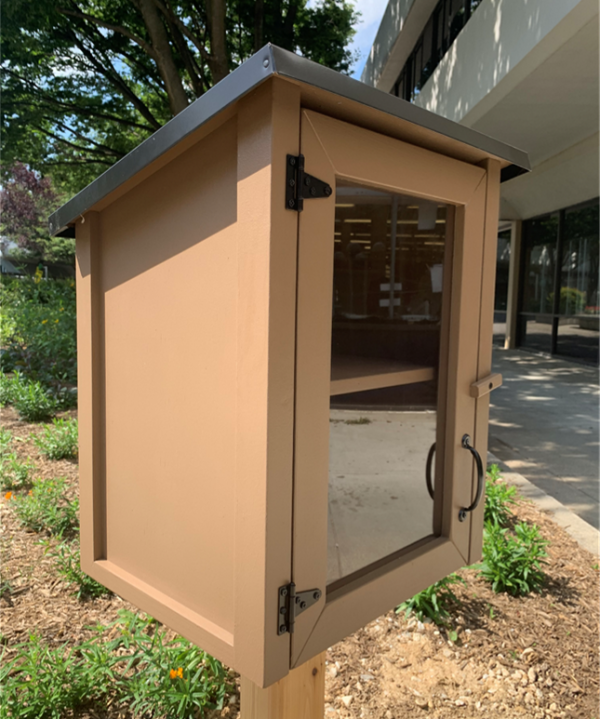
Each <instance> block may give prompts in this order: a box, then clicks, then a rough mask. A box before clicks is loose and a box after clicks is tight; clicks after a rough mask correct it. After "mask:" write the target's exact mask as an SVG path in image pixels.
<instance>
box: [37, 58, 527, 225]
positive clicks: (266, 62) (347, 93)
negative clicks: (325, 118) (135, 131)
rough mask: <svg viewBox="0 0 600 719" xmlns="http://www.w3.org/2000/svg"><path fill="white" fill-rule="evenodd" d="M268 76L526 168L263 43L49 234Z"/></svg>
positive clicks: (470, 133)
mask: <svg viewBox="0 0 600 719" xmlns="http://www.w3.org/2000/svg"><path fill="white" fill-rule="evenodd" d="M272 76H277V77H281V78H284V79H287V80H290V81H293V82H297V83H300V84H304V85H308V86H311V87H313V88H318V89H320V90H323V91H325V92H326V93H331V94H332V95H336V96H338V97H341V98H344V99H346V100H350V101H353V102H356V103H358V104H359V105H363V106H366V107H369V108H372V109H374V110H379V111H381V112H383V113H386V114H387V115H389V116H390V117H392V118H393V117H395V118H398V119H400V120H403V121H405V122H409V123H412V124H413V125H417V126H419V127H421V128H423V129H425V130H429V131H431V132H433V133H437V134H439V135H444V136H446V137H448V138H451V139H452V140H455V141H458V142H460V143H464V144H465V145H469V146H471V147H473V148H477V149H478V150H481V151H482V152H484V153H486V154H487V155H492V156H494V157H497V158H500V159H501V160H504V161H505V164H507V165H512V166H513V167H512V168H511V167H508V168H507V169H508V170H512V171H514V172H516V173H517V174H518V172H519V170H521V171H522V170H529V169H530V165H529V159H528V157H527V153H525V152H523V151H522V150H518V149H516V148H514V147H511V146H510V145H507V144H505V143H503V142H499V141H498V140H494V139H493V138H491V137H488V136H487V135H483V134H482V133H480V132H477V131H475V130H471V129H470V128H468V127H464V126H463V125H459V124H458V123H455V122H452V121H451V120H447V119H446V118H444V117H441V116H440V115H436V114H435V113H432V112H429V111H427V110H424V109H422V108H420V107H417V106H416V105H413V104H412V103H409V102H407V101H405V100H402V99H400V98H398V97H395V96H393V95H390V94H388V93H386V92H382V91H381V90H377V89H375V88H373V87H370V86H369V85H365V84H364V83H362V82H359V81H358V80H354V79H353V78H351V77H348V76H347V75H342V74H340V73H338V72H336V71H335V70H331V69H329V68H327V67H323V66H322V65H319V64H318V63H316V62H312V61H311V60H307V59H306V58H303V57H300V56H299V55H295V54H294V53H292V52H289V51H287V50H282V49H281V48H279V47H276V46H275V45H270V44H269V45H265V47H263V48H262V50H259V51H258V52H257V53H256V54H255V55H253V56H252V57H251V58H250V59H249V60H247V61H246V62H244V63H243V64H242V65H240V67H238V68H237V69H236V70H234V72H232V73H231V74H230V75H228V76H227V77H225V78H224V79H223V80H221V82H219V83H218V84H217V85H215V86H214V87H213V88H211V89H210V90H209V91H208V92H207V93H205V94H204V95H202V97H200V98H198V99H197V100H196V101H195V102H193V103H192V104H191V105H190V106H189V107H187V108H186V109H185V110H183V111H182V112H180V113H179V114H178V115H176V116H175V117H174V118H173V119H172V120H170V121H169V122H168V123H167V124H166V125H164V126H163V127H161V128H160V129H159V130H157V131H156V132H155V133H154V134H153V135H151V136H150V137H149V138H148V139H147V140H145V141H144V142H142V143H141V144H140V145H138V147H136V148H135V149H134V150H132V151H131V152H130V153H129V154H128V155H126V156H125V157H123V158H122V159H121V160H119V161H118V162H117V163H116V164H114V165H113V166H112V167H110V168H109V169H108V170H106V172H104V173H103V174H102V175H100V177H98V178H97V179H96V180H94V181H93V182H92V183H90V184H89V185H88V186H87V187H86V188H84V189H83V190H82V191H81V192H79V193H78V194H77V195H75V197H73V198H72V199H71V200H69V201H68V202H67V203H66V204H64V205H63V206H62V207H61V208H60V209H58V210H57V211H56V212H54V213H53V214H52V215H51V216H50V219H49V226H50V232H51V234H53V235H58V234H66V235H71V236H73V233H72V229H70V227H69V226H70V225H72V223H73V222H74V221H75V220H76V219H77V218H78V217H80V216H81V215H83V214H84V213H85V212H87V211H88V210H90V209H91V208H92V207H94V205H96V203H98V202H99V201H100V200H102V199H104V198H106V197H107V196H108V195H110V194H111V193H112V192H114V191H115V190H116V189H117V188H119V187H120V186H121V185H123V184H124V183H125V182H127V181H128V180H130V179H131V178H133V177H134V176H135V175H136V174H137V173H139V172H140V171H141V170H143V169H144V168H146V167H147V166H148V165H150V164H151V163H153V162H154V161H156V160H157V159H158V158H159V157H160V156H161V155H163V154H164V153H166V152H167V151H168V150H170V149H171V148H173V147H174V146H175V145H177V144H178V143H179V142H181V140H183V139H184V138H185V137H187V136H188V135H190V134H191V133H192V132H194V131H195V130H197V129H198V128H199V127H201V126H202V125H204V124H205V123H207V122H208V121H209V120H211V119H212V118H215V117H216V116H217V115H218V114H219V113H220V112H222V111H223V110H224V109H225V108H227V107H228V106H230V105H232V104H233V103H235V102H236V101H237V100H239V99H240V98H241V97H242V96H244V95H246V94H247V93H248V92H250V91H251V90H253V89H254V88H256V87H257V86H258V85H260V84H261V83H263V82H265V81H266V80H267V79H268V78H270V77H272Z"/></svg>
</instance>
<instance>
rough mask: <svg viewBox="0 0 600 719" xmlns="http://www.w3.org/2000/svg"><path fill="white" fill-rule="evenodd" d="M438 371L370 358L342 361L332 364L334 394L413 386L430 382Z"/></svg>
mask: <svg viewBox="0 0 600 719" xmlns="http://www.w3.org/2000/svg"><path fill="white" fill-rule="evenodd" d="M435 374H436V371H435V368H434V367H426V366H419V365H415V364H410V363H409V362H394V361H393V360H379V359H376V358H375V359H369V358H367V357H340V358H336V359H334V360H332V365H331V388H330V394H331V395H332V396H333V395H337V394H346V393H348V392H362V391H363V390H367V389H378V388H380V387H397V386H399V385H403V384H412V383H413V382H429V381H430V380H432V379H434V378H435Z"/></svg>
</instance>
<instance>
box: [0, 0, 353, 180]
mask: <svg viewBox="0 0 600 719" xmlns="http://www.w3.org/2000/svg"><path fill="white" fill-rule="evenodd" d="M145 5H146V7H145V8H144V12H142V8H141V4H138V3H133V2H131V1H130V0H94V1H93V2H92V0H72V1H71V2H69V3H62V4H61V3H56V2H54V0H36V2H35V3H31V2H29V0H11V1H10V2H7V3H4V6H3V12H2V45H3V48H2V49H3V61H4V62H3V88H2V90H3V92H2V96H3V103H2V111H3V118H2V130H3V132H2V137H3V162H4V164H5V165H11V164H14V163H15V161H17V160H19V161H21V162H26V163H27V164H28V165H29V166H30V167H32V168H33V169H35V170H38V171H42V172H44V173H48V174H51V176H52V177H53V179H54V180H55V183H56V186H57V187H58V188H59V189H60V190H63V191H65V192H69V193H72V192H76V191H78V190H80V189H82V187H84V186H85V185H86V184H88V183H89V182H90V181H91V180H92V179H94V178H95V177H97V176H98V175H99V174H100V173H101V172H103V171H104V170H106V169H107V168H108V167H110V166H111V165H112V164H114V163H115V162H117V161H118V160H119V159H120V158H121V157H123V156H124V155H125V154H126V153H127V152H129V151H130V150H132V149H133V148H135V147H136V146H137V145H139V143H140V142H142V141H143V140H145V139H146V138H147V137H148V136H149V135H150V134H151V133H152V132H154V131H155V130H157V129H159V128H160V127H161V126H162V125H164V124H165V123H166V122H167V121H168V120H170V119H171V117H173V116H174V115H175V114H177V113H178V112H180V111H181V110H183V109H184V107H185V106H187V105H188V104H189V103H190V102H192V101H193V100H195V99H196V98H198V97H200V96H201V95H203V94H204V93H205V92H206V91H207V90H209V89H210V88H211V87H212V86H213V85H214V84H215V83H216V82H218V81H219V80H221V79H222V78H223V77H224V76H225V75H226V74H227V73H228V72H229V71H230V70H232V69H234V68H235V67H237V66H238V65H240V64H241V63H242V62H244V60H246V59H248V57H250V56H251V55H252V54H253V53H254V52H256V51H257V50H258V49H259V48H260V47H261V46H263V45H264V44H266V43H267V42H272V43H274V44H276V45H279V46H281V47H284V48H287V49H289V50H293V51H296V52H299V53H301V54H302V55H304V56H305V57H308V58H310V59H312V60H315V61H317V62H320V63H322V64H325V65H327V66H329V67H332V68H334V69H336V70H340V71H342V72H348V71H349V69H350V66H351V65H352V63H353V62H354V60H355V59H356V58H355V57H354V56H353V54H352V51H350V50H349V47H348V46H349V42H350V40H351V39H352V36H353V35H354V26H355V24H356V22H357V21H358V17H359V16H358V14H357V13H356V11H355V9H354V6H353V5H352V4H351V3H350V2H347V0H320V2H311V3H308V2H307V0H285V2H278V3H260V4H259V3H256V2H254V1H253V0H252V1H251V0H230V1H229V2H227V3H214V4H209V3H207V2H188V0H171V1H170V2H169V3H168V4H164V3H163V4H159V3H156V4H155V3H148V4H145ZM221 8H222V10H223V15H222V16H221V15H220V9H221ZM157 27H160V35H158V36H157V35H156V32H157V31H156V28H157ZM132 38H133V41H132ZM159 38H160V39H159ZM159 66H161V68H162V70H163V71H162V72H161V70H159ZM167 77H168V80H167V79H166V78H167Z"/></svg>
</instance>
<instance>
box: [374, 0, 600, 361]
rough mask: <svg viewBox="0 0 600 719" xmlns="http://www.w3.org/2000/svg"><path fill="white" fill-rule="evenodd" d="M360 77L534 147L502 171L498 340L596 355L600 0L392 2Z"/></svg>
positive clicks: (590, 358) (550, 350) (576, 356)
mask: <svg viewBox="0 0 600 719" xmlns="http://www.w3.org/2000/svg"><path fill="white" fill-rule="evenodd" d="M362 80H363V81H364V82H366V83H368V84H371V85H374V86H375V87H378V88H379V89H382V90H385V91H387V92H390V93H392V94H394V95H397V96H399V97H402V98H404V99H405V100H408V101H410V102H413V103H414V104H416V105H419V106H421V107H424V108H427V109H428V110H432V111H434V112H437V113H438V114H441V115H444V116H446V117H449V118H450V119H452V120H455V121H456V122H459V123H461V124H463V125H465V126H468V127H471V128H473V129H476V130H479V131H481V132H483V133H486V134H489V135H491V136H494V137H497V138H498V139H501V140H503V141H505V142H508V143H510V144H512V145H514V146H516V147H519V148H521V149H523V150H526V151H527V152H528V154H529V157H530V160H531V163H532V167H533V170H532V172H531V173H529V174H528V175H521V176H515V173H504V175H503V178H502V179H503V182H502V192H501V204H500V217H501V222H500V227H499V243H498V264H497V286H496V298H495V317H494V320H495V325H494V332H495V341H496V342H497V343H499V344H502V345H505V346H507V347H516V346H522V347H524V348H528V349H531V350H535V351H542V352H547V353H552V354H558V355H562V356H566V357H570V358H572V359H578V360H582V361H585V362H596V363H597V362H598V338H599V332H598V322H599V305H600V300H599V297H598V264H599V257H598V247H599V236H598V205H599V203H598V150H599V133H598V84H599V82H598V3H597V2H596V1H595V0H529V1H528V2H524V1H523V0H515V2H511V3H496V2H493V1H492V0H475V1H474V0H439V2H437V3H436V2H435V0H390V2H389V4H388V6H387V8H386V11H385V13H384V16H383V19H382V22H381V25H380V28H379V32H378V34H377V38H376V40H375V43H374V44H373V47H372V49H371V53H370V56H369V58H368V60H367V63H366V65H365V68H364V71H363V75H362Z"/></svg>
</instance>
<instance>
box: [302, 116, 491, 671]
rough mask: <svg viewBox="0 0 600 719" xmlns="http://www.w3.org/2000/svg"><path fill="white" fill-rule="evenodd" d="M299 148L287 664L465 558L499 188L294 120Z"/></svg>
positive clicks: (400, 150) (333, 126)
mask: <svg viewBox="0 0 600 719" xmlns="http://www.w3.org/2000/svg"><path fill="white" fill-rule="evenodd" d="M301 152H302V154H303V155H304V157H305V169H306V172H307V173H310V174H311V175H313V176H315V177H317V178H318V179H320V180H322V181H323V182H326V183H328V184H329V185H330V186H331V187H332V188H333V189H334V192H332V194H331V195H330V196H329V197H327V198H320V199H308V200H305V203H304V210H303V212H301V213H300V214H299V231H298V248H299V249H298V265H297V310H296V312H297V314H296V383H295V429H294V504H293V539H292V541H293V550H292V580H293V582H294V583H295V585H296V589H297V591H298V592H304V591H308V590H313V589H314V590H319V591H318V592H316V591H315V595H316V596H317V597H318V599H316V600H315V601H314V602H311V606H309V607H307V608H306V610H305V611H303V612H302V613H301V614H299V615H298V616H297V618H296V623H295V629H294V634H293V635H292V645H291V665H292V666H297V665H299V664H300V663H302V662H303V661H304V660H306V659H308V658H310V657H311V656H314V655H315V654H316V653H318V652H319V651H322V650H323V649H325V648H327V647H328V646H331V645H332V644H333V643H335V642H337V641H339V640H341V639H342V638H343V637H345V636H347V635H348V634H350V633H351V632H353V631H355V630H356V629H357V628H358V627H360V626H362V625H364V624H366V623H367V622H368V621H370V620H372V619H374V618H375V617H377V616H379V615H380V614H382V613H383V612H385V611H387V610H389V609H391V608H392V607H394V606H395V605H397V604H399V603H400V602H401V601H403V600H404V599H407V598H408V597H410V596H412V595H413V594H415V593H416V592H417V591H420V590H421V589H424V588H425V587H427V586H429V585H430V584H432V583H433V582H435V581H437V580H438V579H441V578H442V577H444V576H446V575H447V574H449V573H450V572H452V571H454V570H456V569H458V568H459V567H460V566H462V565H464V564H467V563H468V562H469V561H470V560H471V559H473V560H474V559H475V558H476V556H477V554H478V552H479V551H480V545H481V527H480V526H479V525H482V524H483V521H482V515H481V514H480V513H481V511H482V507H478V508H477V509H476V510H475V511H474V512H473V511H465V509H468V508H470V507H471V505H472V504H473V501H474V498H475V497H476V496H477V495H478V491H477V488H478V486H481V483H479V484H478V473H477V472H476V471H475V465H474V462H473V458H472V456H471V452H470V451H467V450H466V448H465V446H464V444H463V438H464V437H465V436H468V437H469V442H470V443H471V445H474V446H475V447H476V448H477V450H478V451H479V453H480V455H481V456H484V457H485V452H486V451H487V446H486V442H487V408H488V395H487V394H486V391H488V390H485V388H483V387H482V385H481V382H482V381H483V380H482V378H486V376H487V375H489V373H490V372H491V340H492V323H493V277H494V269H495V259H496V246H495V243H496V236H497V208H496V209H494V207H493V206H492V205H490V204H489V203H488V192H489V191H490V190H489V187H490V186H492V187H493V188H494V189H493V191H494V192H497V185H493V182H496V183H497V182H498V179H499V169H498V171H497V172H496V175H495V176H494V177H493V178H492V179H490V174H489V171H488V170H487V169H486V168H485V167H479V166H476V165H470V164H468V163H464V162H460V161H457V160H455V159H451V158H448V157H444V156H441V155H439V154H437V153H434V152H432V151H429V150H426V149H424V148H420V147H415V146H413V145H410V144H408V143H405V142H402V141H400V140H397V139H393V138H390V137H385V136H382V135H379V134H377V133H374V132H370V131H367V130H365V129H363V128H359V127H356V126H353V125H349V124H346V123H343V122H340V121H338V120H334V119H332V118H329V117H326V116H323V115H320V114H318V113H315V112H312V111H308V110H305V111H303V116H302V129H301ZM486 218H487V224H486ZM484 238H485V242H484ZM488 295H489V296H488ZM488 315H489V317H488ZM484 316H485V317H486V318H487V319H484ZM482 342H485V343H489V349H487V344H486V345H484V344H482ZM474 383H476V384H474ZM484 384H485V383H484ZM486 386H487V384H486ZM479 476H481V473H479ZM474 517H475V519H474Z"/></svg>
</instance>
